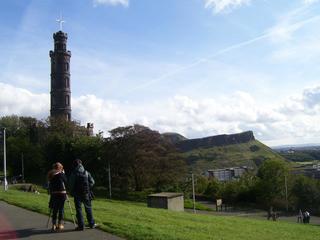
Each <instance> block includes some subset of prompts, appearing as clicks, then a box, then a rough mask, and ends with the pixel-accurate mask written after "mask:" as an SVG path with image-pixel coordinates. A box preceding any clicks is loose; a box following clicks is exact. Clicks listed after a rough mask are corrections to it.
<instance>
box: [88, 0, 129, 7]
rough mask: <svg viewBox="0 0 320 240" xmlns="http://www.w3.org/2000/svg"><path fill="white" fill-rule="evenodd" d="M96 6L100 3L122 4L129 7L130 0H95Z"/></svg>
mask: <svg viewBox="0 0 320 240" xmlns="http://www.w3.org/2000/svg"><path fill="white" fill-rule="evenodd" d="M93 4H94V6H98V5H111V6H116V5H122V6H124V7H129V0H93Z"/></svg>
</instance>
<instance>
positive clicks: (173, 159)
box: [105, 125, 185, 191]
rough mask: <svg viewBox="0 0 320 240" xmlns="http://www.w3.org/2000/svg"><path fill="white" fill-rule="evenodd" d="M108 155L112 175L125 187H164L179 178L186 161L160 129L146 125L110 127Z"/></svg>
mask: <svg viewBox="0 0 320 240" xmlns="http://www.w3.org/2000/svg"><path fill="white" fill-rule="evenodd" d="M105 149H106V151H105V157H106V159H107V161H110V163H111V165H112V170H113V178H114V180H115V181H113V182H116V184H118V185H119V187H120V188H121V189H122V190H123V191H128V190H129V189H134V190H136V191H141V190H143V189H145V188H150V187H152V188H156V189H157V190H161V189H164V188H166V186H168V185H172V184H174V183H175V182H176V181H178V180H179V179H180V178H181V176H182V175H183V174H184V172H185V163H184V162H183V161H182V160H181V158H179V157H178V156H177V152H176V149H175V147H174V146H173V145H172V144H171V143H170V142H168V141H167V140H165V139H164V138H163V137H162V136H161V134H160V133H159V132H157V131H153V130H151V129H149V128H147V127H145V126H141V125H133V126H126V127H119V128H116V129H113V130H111V131H110V138H109V139H108V140H107V142H106V146H105Z"/></svg>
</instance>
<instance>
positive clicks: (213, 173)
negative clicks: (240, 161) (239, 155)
mask: <svg viewBox="0 0 320 240" xmlns="http://www.w3.org/2000/svg"><path fill="white" fill-rule="evenodd" d="M248 171H249V168H248V167H246V166H243V167H233V168H222V169H211V170H208V171H207V172H208V173H207V175H208V176H209V178H210V177H213V178H215V179H217V180H218V181H221V182H227V181H230V180H233V179H238V178H240V177H241V176H242V175H243V174H244V173H246V172H248Z"/></svg>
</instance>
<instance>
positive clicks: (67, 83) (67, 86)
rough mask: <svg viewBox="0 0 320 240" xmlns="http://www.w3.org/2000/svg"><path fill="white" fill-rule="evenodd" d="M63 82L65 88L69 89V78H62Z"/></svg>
mask: <svg viewBox="0 0 320 240" xmlns="http://www.w3.org/2000/svg"><path fill="white" fill-rule="evenodd" d="M64 81H65V86H66V88H69V78H68V77H65V78H64Z"/></svg>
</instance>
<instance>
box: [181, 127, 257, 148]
mask: <svg viewBox="0 0 320 240" xmlns="http://www.w3.org/2000/svg"><path fill="white" fill-rule="evenodd" d="M253 140H255V138H254V136H253V132H252V131H247V132H243V133H236V134H229V135H227V134H223V135H217V136H211V137H205V138H196V139H188V140H183V141H180V142H177V144H176V145H177V147H178V148H179V149H180V150H181V151H183V152H186V151H191V150H193V149H197V148H211V147H218V146H226V145H231V144H240V143H247V142H250V141H253Z"/></svg>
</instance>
